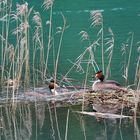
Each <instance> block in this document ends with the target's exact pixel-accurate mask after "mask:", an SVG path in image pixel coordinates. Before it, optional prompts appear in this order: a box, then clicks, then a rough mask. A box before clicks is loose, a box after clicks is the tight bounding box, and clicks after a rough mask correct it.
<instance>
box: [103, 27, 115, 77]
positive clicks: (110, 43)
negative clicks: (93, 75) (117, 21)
mask: <svg viewBox="0 0 140 140" xmlns="http://www.w3.org/2000/svg"><path fill="white" fill-rule="evenodd" d="M109 33H110V38H107V42H106V43H105V45H107V46H108V48H107V49H106V51H105V53H108V58H109V62H108V66H107V68H106V76H105V79H107V78H108V76H109V72H110V67H111V61H112V56H113V49H114V34H113V31H112V30H111V28H110V29H109Z"/></svg>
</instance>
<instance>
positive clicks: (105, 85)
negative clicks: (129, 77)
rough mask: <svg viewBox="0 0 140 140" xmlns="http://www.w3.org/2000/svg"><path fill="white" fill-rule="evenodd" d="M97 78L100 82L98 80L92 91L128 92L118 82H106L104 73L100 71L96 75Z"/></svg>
mask: <svg viewBox="0 0 140 140" xmlns="http://www.w3.org/2000/svg"><path fill="white" fill-rule="evenodd" d="M95 77H96V78H98V80H96V81H95V82H94V83H93V85H92V90H94V91H105V90H114V91H123V92H127V91H126V90H125V89H124V88H123V87H121V85H120V84H119V83H118V82H116V81H114V80H104V75H103V73H102V71H98V72H97V73H96V74H95Z"/></svg>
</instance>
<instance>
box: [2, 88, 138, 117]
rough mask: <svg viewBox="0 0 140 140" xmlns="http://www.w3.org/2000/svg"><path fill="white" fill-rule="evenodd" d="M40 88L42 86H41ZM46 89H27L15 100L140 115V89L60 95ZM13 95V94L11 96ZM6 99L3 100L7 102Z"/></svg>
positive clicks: (81, 91) (84, 91) (73, 92)
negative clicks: (35, 90)
mask: <svg viewBox="0 0 140 140" xmlns="http://www.w3.org/2000/svg"><path fill="white" fill-rule="evenodd" d="M39 90H40V88H39ZM45 91H46V89H43V92H42V93H38V92H34V91H33V92H31V91H29V92H28V91H27V92H25V93H24V94H20V95H17V94H16V97H14V100H15V102H18V103H25V102H26V103H27V102H28V103H29V102H34V101H35V102H37V101H38V102H42V101H43V102H44V101H45V102H48V103H51V104H55V106H69V105H77V104H78V105H79V104H81V105H82V106H84V108H85V109H84V110H86V111H88V109H90V111H93V112H100V113H111V114H123V115H129V116H130V115H131V116H133V115H134V114H135V115H138V116H140V90H137V91H135V90H128V92H127V93H125V92H113V91H106V92H105V91H104V92H92V91H88V90H80V91H71V92H67V93H62V94H61V93H60V94H59V95H57V96H55V95H47V94H46V93H45ZM11 97H13V96H11ZM5 100H6V102H7V101H8V102H13V99H12V98H9V99H7V98H5ZM5 100H2V101H1V104H2V103H5Z"/></svg>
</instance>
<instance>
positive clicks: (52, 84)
mask: <svg viewBox="0 0 140 140" xmlns="http://www.w3.org/2000/svg"><path fill="white" fill-rule="evenodd" d="M58 87H59V86H58V84H57V83H55V81H54V80H53V79H52V80H51V81H50V83H49V89H50V92H51V93H52V94H54V95H58V92H57V91H56V88H58Z"/></svg>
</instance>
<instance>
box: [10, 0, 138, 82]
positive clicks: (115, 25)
mask: <svg viewBox="0 0 140 140" xmlns="http://www.w3.org/2000/svg"><path fill="white" fill-rule="evenodd" d="M16 2H18V1H13V7H15V3H16ZM27 2H28V4H29V5H28V6H29V8H31V7H33V9H34V10H35V11H39V12H40V15H41V18H42V21H43V22H42V24H43V30H44V47H45V48H46V46H47V39H48V37H47V36H46V35H47V33H48V27H47V26H46V22H47V21H48V20H49V14H48V11H46V10H44V8H43V7H42V3H43V1H41V2H38V1H37V0H34V1H29V0H27ZM19 3H20V4H22V2H20V1H19ZM139 7H140V2H139V0H135V1H133V2H131V1H127V0H119V1H116V2H114V1H111V0H107V1H105V2H104V1H103V0H99V1H96V0H88V1H87V0H77V1H68V0H65V1H61V0H56V1H55V2H54V6H53V19H52V25H53V33H54V34H55V33H56V31H57V30H56V28H57V27H60V26H62V23H63V21H62V16H61V12H62V13H63V15H64V16H65V18H66V20H67V25H68V29H66V31H65V33H64V37H63V41H62V46H61V52H60V56H59V63H58V73H60V74H63V75H65V74H66V73H67V71H68V70H69V68H70V67H71V66H72V64H71V63H70V62H69V60H70V61H72V62H74V60H75V59H76V58H77V57H78V56H79V55H80V54H81V53H82V52H83V51H84V50H85V48H86V47H87V43H82V42H81V41H80V35H79V33H80V31H82V30H84V31H87V32H88V33H89V35H90V38H91V39H92V40H95V39H96V35H97V32H96V30H94V29H93V28H91V26H90V25H91V20H90V12H91V11H94V10H100V11H101V12H102V15H103V24H104V42H105V40H106V38H107V37H108V36H109V32H108V29H109V28H111V29H112V31H113V34H114V40H115V42H114V45H115V47H114V52H113V58H112V62H111V69H110V78H111V79H114V80H117V81H119V82H120V83H122V84H124V78H123V76H122V75H123V74H124V69H123V68H122V66H123V64H124V57H123V56H122V52H121V47H122V44H123V43H126V42H127V40H128V39H129V41H128V44H129V45H128V48H127V50H126V51H127V54H126V56H127V60H128V50H129V48H130V34H129V33H130V32H133V33H134V40H133V47H132V54H131V60H130V66H129V72H128V75H129V77H128V79H129V80H128V84H133V83H134V75H135V68H136V61H137V58H138V55H139V54H138V52H137V48H138V45H136V43H137V42H138V41H139V40H140V32H139V30H140V15H139V13H140V11H139ZM13 9H14V8H13ZM32 13H33V11H32ZM32 13H31V15H30V18H29V21H30V28H29V30H30V37H31V38H32V37H33V31H34V29H33V25H32V23H33V22H32ZM128 34H129V35H128ZM59 39H60V36H59V35H55V37H54V47H55V51H56V52H57V49H58V43H59ZM14 41H15V38H13V37H11V42H12V43H13V44H14ZM31 49H32V43H31V44H30V50H31ZM105 49H106V47H105ZM45 52H46V53H47V49H45ZM56 52H55V53H56ZM46 53H45V54H46ZM30 54H31V55H32V50H31V52H30ZM55 56H56V54H55ZM95 59H96V61H97V64H98V66H99V68H100V69H102V63H101V47H98V49H97V50H96V52H95ZM127 60H126V63H127ZM36 61H37V60H36ZM53 62H54V61H53V49H50V55H49V64H48V65H49V70H50V73H51V74H53V72H54V64H53ZM36 63H38V64H37V65H39V62H36ZM107 64H108V59H107V54H106V53H105V69H106V67H107ZM84 70H85V71H86V68H85V69H84ZM93 73H94V70H91V71H90V73H89V81H90V80H92V78H91V75H93ZM68 76H69V77H71V78H76V79H79V80H80V81H81V82H83V81H84V78H85V73H82V74H81V73H78V72H75V69H74V70H73V71H72V72H71V73H70V74H69V75H68Z"/></svg>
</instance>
